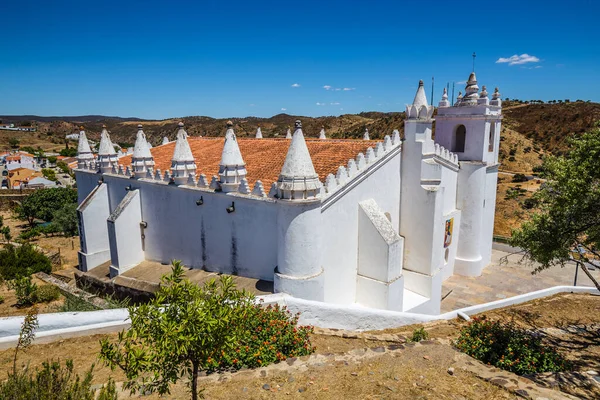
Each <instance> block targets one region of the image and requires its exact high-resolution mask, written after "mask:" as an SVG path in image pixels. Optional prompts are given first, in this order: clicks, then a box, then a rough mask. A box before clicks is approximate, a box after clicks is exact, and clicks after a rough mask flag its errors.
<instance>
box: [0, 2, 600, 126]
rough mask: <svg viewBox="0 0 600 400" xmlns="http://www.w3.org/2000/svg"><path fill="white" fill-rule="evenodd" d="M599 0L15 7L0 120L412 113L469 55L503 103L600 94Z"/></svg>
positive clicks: (6, 34) (5, 48)
mask: <svg viewBox="0 0 600 400" xmlns="http://www.w3.org/2000/svg"><path fill="white" fill-rule="evenodd" d="M599 3H600V2H598V1H593V0H571V1H569V2H565V1H552V0H546V1H538V0H520V1H513V0H504V1H487V2H485V1H476V2H456V1H429V2H419V1H410V2H408V1H398V0H396V1H369V2H358V1H357V2H350V1H347V0H346V1H312V0H311V1H302V2H297V1H291V2H290V1H288V2H284V1H260V0H256V1H237V0H235V1H190V2H181V1H153V0H149V1H145V2H139V3H134V2H127V1H123V0H122V1H119V2H116V1H112V0H107V1H102V2H92V1H80V0H79V1H72V2H65V1H60V0H58V1H52V2H49V1H40V2H36V1H27V0H21V1H5V2H3V6H2V16H3V17H2V24H0V48H1V49H2V56H1V62H0V79H1V80H2V84H0V115H3V114H4V115H7V114H38V115H82V114H104V115H118V116H138V117H142V118H169V117H178V116H187V115H208V116H212V117H229V116H238V117H241V116H249V115H256V116H261V117H269V116H272V115H275V114H278V113H281V112H286V113H288V114H296V115H308V116H318V115H339V114H345V113H358V112H361V111H386V112H387V111H403V110H404V104H405V103H407V102H410V101H412V97H413V96H414V92H415V90H416V87H417V84H418V81H419V79H423V80H424V81H425V84H426V89H427V93H428V98H429V96H430V94H429V93H430V90H431V77H432V76H435V81H436V86H435V93H434V95H435V101H436V103H437V101H439V97H440V95H441V91H442V88H443V86H445V85H446V83H447V82H450V85H451V86H452V82H456V83H457V84H456V87H457V89H456V93H458V90H461V89H463V86H464V83H460V84H459V83H458V82H464V81H465V80H466V78H467V77H468V75H469V73H470V71H471V62H472V58H471V54H472V53H473V51H475V52H476V53H477V58H476V66H475V69H476V72H477V76H478V79H479V84H480V86H481V85H487V87H488V91H490V92H491V91H493V87H495V86H499V87H500V91H501V93H502V97H503V98H505V97H511V98H521V99H543V100H550V99H566V98H569V99H571V100H576V99H583V100H592V101H596V102H598V101H600V79H598V76H599V75H600V74H599V73H600V44H598V42H597V40H598V38H599V37H600V24H598V16H599V15H600V4H599ZM514 55H517V56H519V57H518V58H517V59H516V63H512V65H511V62H498V61H499V60H500V61H502V60H501V59H502V58H505V59H510V57H512V56H514ZM522 55H526V56H524V57H521V56H522ZM326 87H329V90H327V88H326ZM344 88H345V89H348V90H344ZM336 89H339V90H336Z"/></svg>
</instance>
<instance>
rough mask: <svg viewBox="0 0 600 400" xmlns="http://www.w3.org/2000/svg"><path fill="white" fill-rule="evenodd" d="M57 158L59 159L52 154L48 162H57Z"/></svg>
mask: <svg viewBox="0 0 600 400" xmlns="http://www.w3.org/2000/svg"><path fill="white" fill-rule="evenodd" d="M56 160H58V158H56V156H50V157H48V162H49V163H50V164H56Z"/></svg>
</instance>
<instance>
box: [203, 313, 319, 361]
mask: <svg viewBox="0 0 600 400" xmlns="http://www.w3.org/2000/svg"><path fill="white" fill-rule="evenodd" d="M298 317H299V314H296V315H292V313H290V312H289V311H288V310H287V308H286V307H285V306H284V307H280V306H279V305H278V304H276V305H274V306H272V305H268V306H267V307H262V306H261V305H260V304H255V305H252V306H250V307H249V308H248V309H247V310H245V313H244V316H243V317H242V318H241V319H239V320H238V321H235V322H236V323H235V324H234V326H232V329H233V330H236V331H237V332H238V334H239V339H238V340H237V342H236V343H235V345H234V348H233V349H232V351H230V352H223V353H221V355H220V356H218V357H216V358H215V359H211V360H210V361H209V363H208V365H207V371H208V372H213V371H217V370H224V369H239V368H242V367H247V368H258V367H263V366H265V365H269V364H272V363H275V362H279V361H282V360H285V359H286V358H289V357H300V356H305V355H309V354H312V353H313V352H314V351H315V348H314V347H312V346H311V343H310V337H309V335H310V334H311V333H312V332H313V328H312V327H311V326H297V323H298Z"/></svg>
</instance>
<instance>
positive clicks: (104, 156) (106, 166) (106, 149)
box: [98, 125, 117, 173]
mask: <svg viewBox="0 0 600 400" xmlns="http://www.w3.org/2000/svg"><path fill="white" fill-rule="evenodd" d="M98 163H99V164H100V172H102V173H107V172H109V173H110V172H113V168H115V167H116V165H117V152H116V151H115V147H114V146H113V144H112V142H111V141H110V135H109V134H108V131H107V130H106V126H105V125H103V126H102V133H101V134H100V148H99V150H98ZM115 172H116V171H115Z"/></svg>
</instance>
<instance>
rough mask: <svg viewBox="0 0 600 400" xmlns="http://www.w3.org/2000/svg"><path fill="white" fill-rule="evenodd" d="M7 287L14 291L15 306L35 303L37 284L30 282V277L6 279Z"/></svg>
mask: <svg viewBox="0 0 600 400" xmlns="http://www.w3.org/2000/svg"><path fill="white" fill-rule="evenodd" d="M8 288H9V289H11V290H14V291H15V295H16V296H17V307H28V306H31V305H33V304H35V302H36V299H37V297H36V295H37V285H36V284H35V283H33V282H31V277H29V276H22V277H19V278H16V279H13V280H11V281H8Z"/></svg>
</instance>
